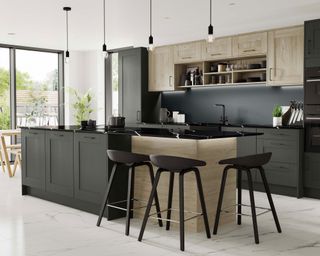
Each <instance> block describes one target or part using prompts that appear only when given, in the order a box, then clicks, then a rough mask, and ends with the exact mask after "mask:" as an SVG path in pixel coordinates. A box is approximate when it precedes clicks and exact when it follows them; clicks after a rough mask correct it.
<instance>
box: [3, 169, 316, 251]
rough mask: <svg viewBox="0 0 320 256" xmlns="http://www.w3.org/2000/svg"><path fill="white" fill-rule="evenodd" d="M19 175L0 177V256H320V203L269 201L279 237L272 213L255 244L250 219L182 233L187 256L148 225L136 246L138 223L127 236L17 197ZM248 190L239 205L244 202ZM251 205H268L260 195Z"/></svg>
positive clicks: (173, 238)
mask: <svg viewBox="0 0 320 256" xmlns="http://www.w3.org/2000/svg"><path fill="white" fill-rule="evenodd" d="M20 184H21V181H20V173H19V172H18V174H17V176H16V177H14V178H12V179H9V178H8V177H7V176H6V175H5V174H3V173H2V172H1V173H0V256H22V255H23V256H24V255H28V256H71V255H72V256H73V255H74V256H88V255H90V256H96V255H98V256H100V255H131V256H134V255H152V256H153V255H167V256H170V255H219V256H224V255H228V256H231V255H237V256H239V255H243V256H249V255H254V256H260V255H264V256H270V255H281V256H284V255H296V256H298V255H299V256H300V255H304V256H306V255H308V256H309V255H310V256H311V255H317V256H319V255H320V200H313V199H308V198H304V199H295V198H291V197H284V196H274V201H275V205H276V208H277V210H278V215H279V219H280V223H281V225H282V229H283V233H282V234H278V233H277V232H276V229H275V226H274V222H273V219H272V215H271V214H266V215H262V216H261V217H259V219H258V225H259V232H260V244H259V245H256V244H254V241H253V232H252V225H251V220H250V219H248V218H245V219H244V221H243V225H242V226H237V225H235V224H234V225H230V226H228V227H226V228H224V229H223V230H220V233H219V235H218V236H214V237H213V238H211V239H210V240H209V239H206V238H205V235H204V234H202V233H201V234H189V233H187V234H186V251H185V252H184V253H182V252H180V251H179V235H178V233H177V232H175V231H169V232H167V231H165V230H164V229H163V228H162V229H160V228H159V227H157V226H154V225H148V226H147V230H146V232H145V235H144V240H143V242H142V243H140V242H138V241H137V236H138V232H139V228H140V221H139V220H134V221H133V222H132V226H131V234H130V236H129V237H126V236H125V235H124V220H123V219H121V220H118V221H112V222H107V221H106V220H104V221H103V223H102V227H101V228H98V227H96V226H95V224H96V220H97V216H96V215H93V214H89V213H86V212H82V211H78V210H75V209H72V208H69V207H64V206H62V205H58V204H54V203H50V202H47V201H44V200H41V199H37V198H34V197H30V196H21V192H20V189H21V186H20ZM246 192H247V191H244V200H245V201H247V199H248V198H247V193H246ZM256 201H257V203H259V204H260V205H262V206H267V200H266V197H265V195H264V194H262V193H256Z"/></svg>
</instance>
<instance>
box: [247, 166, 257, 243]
mask: <svg viewBox="0 0 320 256" xmlns="http://www.w3.org/2000/svg"><path fill="white" fill-rule="evenodd" d="M247 175H248V187H249V194H250V204H251V214H252V223H253V232H254V240H255V242H256V244H258V243H259V234H258V224H257V214H256V205H255V202H254V194H253V183H252V176H251V171H250V170H247Z"/></svg>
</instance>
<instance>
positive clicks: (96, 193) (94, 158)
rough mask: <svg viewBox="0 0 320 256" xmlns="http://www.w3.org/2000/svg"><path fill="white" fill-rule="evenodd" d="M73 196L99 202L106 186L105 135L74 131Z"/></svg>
mask: <svg viewBox="0 0 320 256" xmlns="http://www.w3.org/2000/svg"><path fill="white" fill-rule="evenodd" d="M74 136H75V137H74V182H75V184H74V189H75V190H74V193H75V198H77V199H80V200H83V201H87V202H91V203H95V204H101V202H102V199H103V195H104V192H105V189H106V187H107V163H108V160H107V135H106V134H92V133H80V132H79V133H75V135H74Z"/></svg>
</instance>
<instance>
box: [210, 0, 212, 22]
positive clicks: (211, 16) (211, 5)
mask: <svg viewBox="0 0 320 256" xmlns="http://www.w3.org/2000/svg"><path fill="white" fill-rule="evenodd" d="M210 25H212V0H210Z"/></svg>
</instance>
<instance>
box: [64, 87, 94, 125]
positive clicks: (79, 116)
mask: <svg viewBox="0 0 320 256" xmlns="http://www.w3.org/2000/svg"><path fill="white" fill-rule="evenodd" d="M70 89H71V92H72V94H73V95H74V98H75V100H74V103H73V104H72V107H73V109H74V111H75V113H74V117H75V119H76V122H77V125H80V124H81V122H83V121H85V122H88V120H89V117H90V114H91V113H92V112H93V109H92V108H91V103H92V95H91V89H89V90H88V91H87V92H86V93H84V94H81V93H79V92H78V91H77V90H76V89H73V88H70Z"/></svg>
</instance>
